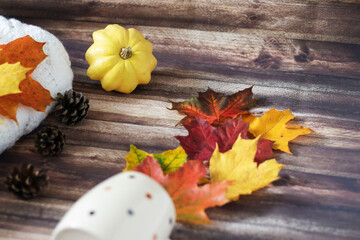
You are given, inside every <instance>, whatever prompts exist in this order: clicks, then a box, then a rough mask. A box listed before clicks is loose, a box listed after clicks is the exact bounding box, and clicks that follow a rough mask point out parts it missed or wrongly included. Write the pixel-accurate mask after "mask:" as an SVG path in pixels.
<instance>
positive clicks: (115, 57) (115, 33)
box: [85, 24, 157, 93]
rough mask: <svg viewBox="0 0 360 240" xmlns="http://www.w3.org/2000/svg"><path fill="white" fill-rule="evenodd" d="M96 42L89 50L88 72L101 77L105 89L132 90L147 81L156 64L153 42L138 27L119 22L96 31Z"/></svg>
mask: <svg viewBox="0 0 360 240" xmlns="http://www.w3.org/2000/svg"><path fill="white" fill-rule="evenodd" d="M93 39H94V44H93V45H91V46H90V48H89V49H88V50H87V51H86V54H85V58H86V60H87V61H88V63H89V64H90V67H89V68H88V70H87V75H88V76H89V77H90V78H91V79H93V80H100V81H101V85H102V87H103V88H104V89H105V90H106V91H112V90H116V91H118V92H123V93H131V92H132V91H133V90H134V89H135V88H136V86H137V85H138V84H148V83H149V82H150V79H151V72H152V71H153V70H154V68H155V67H156V64H157V61H156V58H155V57H154V56H153V55H152V50H153V46H152V43H151V42H149V41H148V40H146V39H145V38H144V37H143V35H142V34H141V33H140V32H139V31H138V30H136V29H134V28H130V29H125V28H123V27H121V26H119V25H117V24H111V25H108V26H107V27H106V28H105V29H101V30H98V31H95V32H94V33H93Z"/></svg>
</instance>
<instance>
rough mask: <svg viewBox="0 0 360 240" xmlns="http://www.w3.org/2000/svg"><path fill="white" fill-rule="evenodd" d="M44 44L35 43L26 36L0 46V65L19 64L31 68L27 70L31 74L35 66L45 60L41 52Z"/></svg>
mask: <svg viewBox="0 0 360 240" xmlns="http://www.w3.org/2000/svg"><path fill="white" fill-rule="evenodd" d="M44 44H45V43H39V42H36V41H35V40H34V39H32V37H30V36H29V35H27V36H25V37H22V38H18V39H15V40H14V41H12V42H9V43H8V44H4V45H0V49H1V50H0V64H2V63H5V62H8V63H17V62H20V63H21V65H23V66H24V67H26V68H32V69H31V70H29V73H32V72H33V71H34V70H35V68H36V66H37V65H38V64H39V63H41V62H42V61H43V60H44V59H45V58H46V55H45V53H44V51H43V46H44Z"/></svg>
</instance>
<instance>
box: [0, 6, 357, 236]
mask: <svg viewBox="0 0 360 240" xmlns="http://www.w3.org/2000/svg"><path fill="white" fill-rule="evenodd" d="M117 3H119V4H117ZM359 5H360V3H359V2H358V1H352V0H319V1H316V2H314V1H311V0H305V1H303V0H285V1H284V0H261V1H257V2H255V1H244V2H242V3H241V4H240V2H236V1H230V0H226V1H223V2H220V1H201V0H199V1H182V2H175V1H160V0H155V1H150V0H149V1H145V0H143V1H115V0H101V1H96V2H95V1H89V0H79V1H74V0H67V1H55V0H48V1H44V0H42V1H40V0H39V1H34V0H32V1H19V0H13V1H9V0H3V1H1V3H0V14H5V15H8V16H10V15H12V16H18V17H20V19H21V20H23V21H25V22H27V23H30V24H35V25H39V26H41V27H44V28H45V29H47V30H49V31H50V32H52V33H54V34H55V35H56V36H58V37H59V38H60V40H61V41H62V42H63V43H64V45H65V47H66V49H67V50H68V52H69V54H70V58H71V61H72V64H73V70H74V73H75V79H74V81H75V82H74V88H75V90H78V91H81V92H83V93H84V95H85V96H87V97H89V98H90V105H91V107H90V111H89V114H88V117H87V119H86V120H85V121H84V122H83V123H82V124H80V125H79V126H75V127H68V126H64V125H61V124H59V123H58V122H57V121H56V119H55V118H54V116H50V117H48V118H47V119H46V120H45V122H44V123H43V124H42V126H44V125H45V124H57V125H59V126H60V127H61V129H62V130H63V131H64V133H65V134H66V135H67V140H66V141H67V143H66V146H65V148H64V151H63V153H62V154H61V155H59V156H57V157H42V156H40V155H39V154H38V153H37V152H36V149H35V148H34V140H35V133H36V131H34V132H33V133H31V134H29V135H27V136H24V137H23V138H22V139H21V140H20V141H19V142H17V144H16V145H15V146H14V147H13V148H11V149H9V150H7V151H6V152H4V153H3V154H2V155H0V178H4V177H5V176H6V175H7V173H8V172H9V171H10V170H11V168H13V167H14V166H18V165H20V164H21V163H22V162H26V161H28V162H32V163H34V165H35V166H36V167H38V168H40V167H42V168H46V169H48V170H49V175H50V176H51V180H50V184H51V185H50V187H49V188H48V189H46V190H45V191H44V192H43V193H42V194H41V196H40V197H39V198H36V199H33V200H32V201H27V202H25V201H21V200H19V199H17V198H16V197H14V196H12V195H11V194H10V193H8V192H7V190H6V189H5V186H4V185H2V184H0V239H49V236H50V234H51V231H52V229H53V228H54V227H55V225H56V223H57V222H58V221H59V219H61V217H62V216H63V214H65V212H66V211H67V210H68V209H69V207H70V206H71V205H72V203H73V202H74V201H76V200H77V199H78V198H79V197H80V196H82V195H83V194H84V193H85V192H86V191H88V190H89V189H91V188H92V187H93V186H95V185H96V184H97V183H99V182H101V181H102V180H104V179H106V178H108V177H110V176H112V175H114V174H116V173H118V172H121V171H122V169H124V167H125V164H126V163H125V159H124V156H125V155H126V154H127V152H128V151H129V144H131V143H133V144H135V145H136V146H137V147H139V148H141V149H144V150H146V151H148V152H151V153H158V152H162V151H164V150H167V149H170V148H175V147H177V146H178V142H177V141H176V140H175V139H174V138H173V136H175V135H186V130H185V129H183V128H182V127H175V125H176V123H177V122H178V121H179V120H180V119H181V118H182V116H181V115H179V114H177V113H176V112H175V111H170V110H167V109H166V108H167V107H170V103H169V101H168V100H169V99H171V100H174V101H182V100H184V99H187V98H190V97H193V96H195V95H196V92H197V91H204V90H206V89H207V87H211V88H213V89H215V90H217V91H220V92H223V93H226V94H231V93H233V92H235V91H237V90H241V89H243V88H245V87H249V86H251V85H253V84H255V86H254V93H255V97H256V98H258V99H259V100H260V101H259V105H258V107H257V108H255V109H254V110H253V111H254V112H263V111H266V110H268V109H269V108H270V107H272V106H274V107H276V109H280V110H282V109H286V108H290V109H291V110H293V112H294V114H295V115H297V116H298V118H297V120H295V121H294V124H299V125H304V126H309V127H311V128H312V129H314V130H315V131H316V133H312V134H311V135H308V136H303V137H300V138H298V139H296V140H295V141H293V143H291V144H290V149H291V150H292V151H293V155H289V154H285V153H281V152H276V159H277V160H278V161H279V162H281V163H284V164H286V165H287V166H286V168H284V170H282V171H281V176H282V178H281V179H280V180H278V181H276V182H274V183H273V184H272V186H271V187H269V188H265V189H262V190H259V191H257V192H255V193H254V194H252V195H250V196H242V197H241V198H240V199H239V200H238V201H236V202H232V203H229V204H227V205H225V206H223V207H221V208H213V209H209V210H207V213H208V214H209V216H210V218H211V219H212V220H213V224H211V225H203V226H194V225H186V224H180V223H177V224H176V227H175V229H174V231H173V233H172V236H171V239H175V240H183V239H184V240H185V239H223V240H230V239H243V238H244V239H245V238H246V239H359V238H360V230H359V228H358V226H359V224H360V207H359V206H360V174H359V172H360V164H359V161H360V159H359V158H358V156H359V154H360V148H359V146H360V110H359V107H358V106H359V104H360V96H359V92H360V82H359V80H360V72H359V69H360V57H359V56H360V34H359V33H360V29H359V22H360V20H359V18H360V17H359V14H358V13H359ZM155 7H156V8H155ZM175 8H177V9H178V11H169V9H175ZM214 9H216V10H217V11H212V10H214ZM134 10H135V12H136V14H133V15H132V16H130V15H131V14H132V13H133V12H134ZM95 11H96V13H95ZM209 11H212V12H213V14H211V15H209V14H206V13H208V12H209ZM120 12H121V13H122V14H119V13H120ZM59 19H61V20H59ZM89 21H90V22H89ZM100 21H101V22H103V23H99V22H100ZM107 22H118V23H121V24H123V25H125V26H126V27H131V26H135V27H136V28H137V29H139V30H141V32H143V33H144V35H145V36H146V37H147V38H148V39H149V40H150V41H152V42H153V43H154V54H155V56H156V57H157V59H158V66H157V68H156V70H155V71H154V72H153V75H152V81H151V83H150V84H149V85H146V86H140V87H138V88H137V89H136V90H135V91H134V93H132V94H130V95H125V94H120V93H115V92H105V91H103V90H102V89H101V86H100V84H99V82H98V81H92V80H90V79H88V78H87V76H86V69H87V67H88V65H87V63H86V61H85V59H84V54H85V51H86V49H87V48H88V47H89V46H90V44H91V43H92V39H91V33H92V32H93V31H95V30H97V29H100V28H103V27H105V26H106V24H107Z"/></svg>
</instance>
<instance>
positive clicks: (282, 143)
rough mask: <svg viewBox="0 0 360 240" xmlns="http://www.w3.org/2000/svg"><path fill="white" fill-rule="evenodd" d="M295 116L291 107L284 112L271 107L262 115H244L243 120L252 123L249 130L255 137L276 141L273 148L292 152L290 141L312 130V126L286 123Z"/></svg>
mask: <svg viewBox="0 0 360 240" xmlns="http://www.w3.org/2000/svg"><path fill="white" fill-rule="evenodd" d="M293 118H295V116H294V115H292V114H291V112H290V109H287V110H284V111H282V112H280V111H277V110H275V109H274V108H271V109H270V110H269V111H267V112H266V113H265V114H264V115H263V116H261V117H255V116H253V115H247V116H243V120H244V121H245V122H247V123H249V124H250V127H249V132H250V133H251V134H253V135H254V136H255V137H256V136H260V135H261V137H262V138H265V139H269V140H271V141H274V145H273V148H274V149H279V150H281V151H284V152H287V153H290V154H291V152H290V149H289V145H288V143H289V141H291V140H293V139H295V138H296V137H298V136H300V135H306V134H309V133H311V132H312V130H311V129H310V128H307V127H302V126H288V125H286V123H287V122H288V121H290V120H291V119H293Z"/></svg>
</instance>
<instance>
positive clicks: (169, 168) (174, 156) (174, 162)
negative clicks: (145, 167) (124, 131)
mask: <svg viewBox="0 0 360 240" xmlns="http://www.w3.org/2000/svg"><path fill="white" fill-rule="evenodd" d="M147 156H151V157H153V158H155V159H156V160H157V161H158V162H159V164H160V166H161V168H162V170H163V171H164V173H165V174H169V173H171V172H174V171H175V170H176V169H178V168H179V167H181V166H182V165H183V164H184V163H185V162H186V161H187V155H186V153H185V150H184V149H183V148H182V147H178V148H176V149H173V150H168V151H165V152H163V153H158V154H149V153H147V152H145V151H143V150H140V149H138V148H137V147H135V146H134V145H130V152H129V153H128V154H127V155H126V156H125V159H126V169H124V171H130V170H133V169H134V167H136V166H137V165H139V164H140V163H141V162H142V161H143V160H144V159H145V158H146V157H147Z"/></svg>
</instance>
